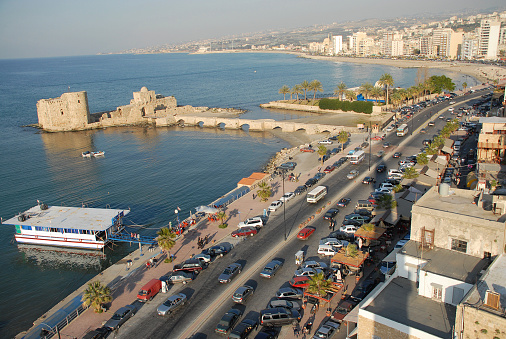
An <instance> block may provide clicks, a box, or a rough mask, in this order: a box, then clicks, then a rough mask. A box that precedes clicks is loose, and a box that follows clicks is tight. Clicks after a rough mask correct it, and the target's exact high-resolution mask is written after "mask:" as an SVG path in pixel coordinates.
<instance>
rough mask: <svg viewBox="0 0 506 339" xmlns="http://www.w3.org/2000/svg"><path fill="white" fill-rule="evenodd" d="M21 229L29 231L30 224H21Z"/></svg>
mask: <svg viewBox="0 0 506 339" xmlns="http://www.w3.org/2000/svg"><path fill="white" fill-rule="evenodd" d="M21 229H23V230H26V231H31V230H32V226H27V225H21Z"/></svg>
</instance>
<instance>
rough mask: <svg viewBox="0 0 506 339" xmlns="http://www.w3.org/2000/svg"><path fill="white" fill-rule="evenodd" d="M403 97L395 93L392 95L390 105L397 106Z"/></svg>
mask: <svg viewBox="0 0 506 339" xmlns="http://www.w3.org/2000/svg"><path fill="white" fill-rule="evenodd" d="M402 100H403V97H402V94H401V93H400V92H399V91H397V92H394V93H393V94H392V104H393V105H394V106H399V105H400V104H401V103H402Z"/></svg>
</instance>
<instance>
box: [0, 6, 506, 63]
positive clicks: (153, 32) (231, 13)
mask: <svg viewBox="0 0 506 339" xmlns="http://www.w3.org/2000/svg"><path fill="white" fill-rule="evenodd" d="M358 4H359V5H358ZM497 7H501V8H504V7H505V4H504V0H480V1H476V0H425V1H414V0H383V1H378V0H361V1H360V2H354V1H346V0H165V1H162V0H137V1H133V0H100V1H98V0H85V1H75V0H0V58H1V59H14V58H38V57H53V56H70V55H91V54H96V53H109V52H119V51H123V50H127V49H131V48H144V47H150V46H159V45H163V44H177V43H181V42H186V41H192V40H193V41H195V40H203V39H208V38H220V37H224V36H230V35H237V34H243V33H254V32H261V31H267V30H278V29H286V28H288V29H290V28H297V27H307V26H311V25H321V24H331V23H333V22H338V23H340V22H346V21H355V20H361V19H370V18H379V19H384V18H395V17H403V16H413V15H417V14H428V13H431V14H438V13H439V14H440V13H445V14H448V16H450V15H451V14H452V13H457V12H461V11H462V9H467V10H476V11H478V12H480V11H481V12H484V11H488V10H489V9H490V8H497Z"/></svg>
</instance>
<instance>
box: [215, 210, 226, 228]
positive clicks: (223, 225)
mask: <svg viewBox="0 0 506 339" xmlns="http://www.w3.org/2000/svg"><path fill="white" fill-rule="evenodd" d="M216 216H217V217H218V219H220V220H221V224H220V225H219V226H218V227H219V228H226V227H227V226H228V225H227V224H226V223H225V219H227V214H226V213H225V212H224V211H219V212H218V214H217V215H216Z"/></svg>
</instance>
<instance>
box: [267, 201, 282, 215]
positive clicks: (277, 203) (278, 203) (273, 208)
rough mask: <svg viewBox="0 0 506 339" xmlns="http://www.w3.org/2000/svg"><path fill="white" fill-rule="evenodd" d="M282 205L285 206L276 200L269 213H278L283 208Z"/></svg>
mask: <svg viewBox="0 0 506 339" xmlns="http://www.w3.org/2000/svg"><path fill="white" fill-rule="evenodd" d="M281 205H283V202H282V201H281V200H275V201H273V202H272V203H271V205H270V206H269V211H271V212H275V211H277V209H278V208H280V207H281Z"/></svg>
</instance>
